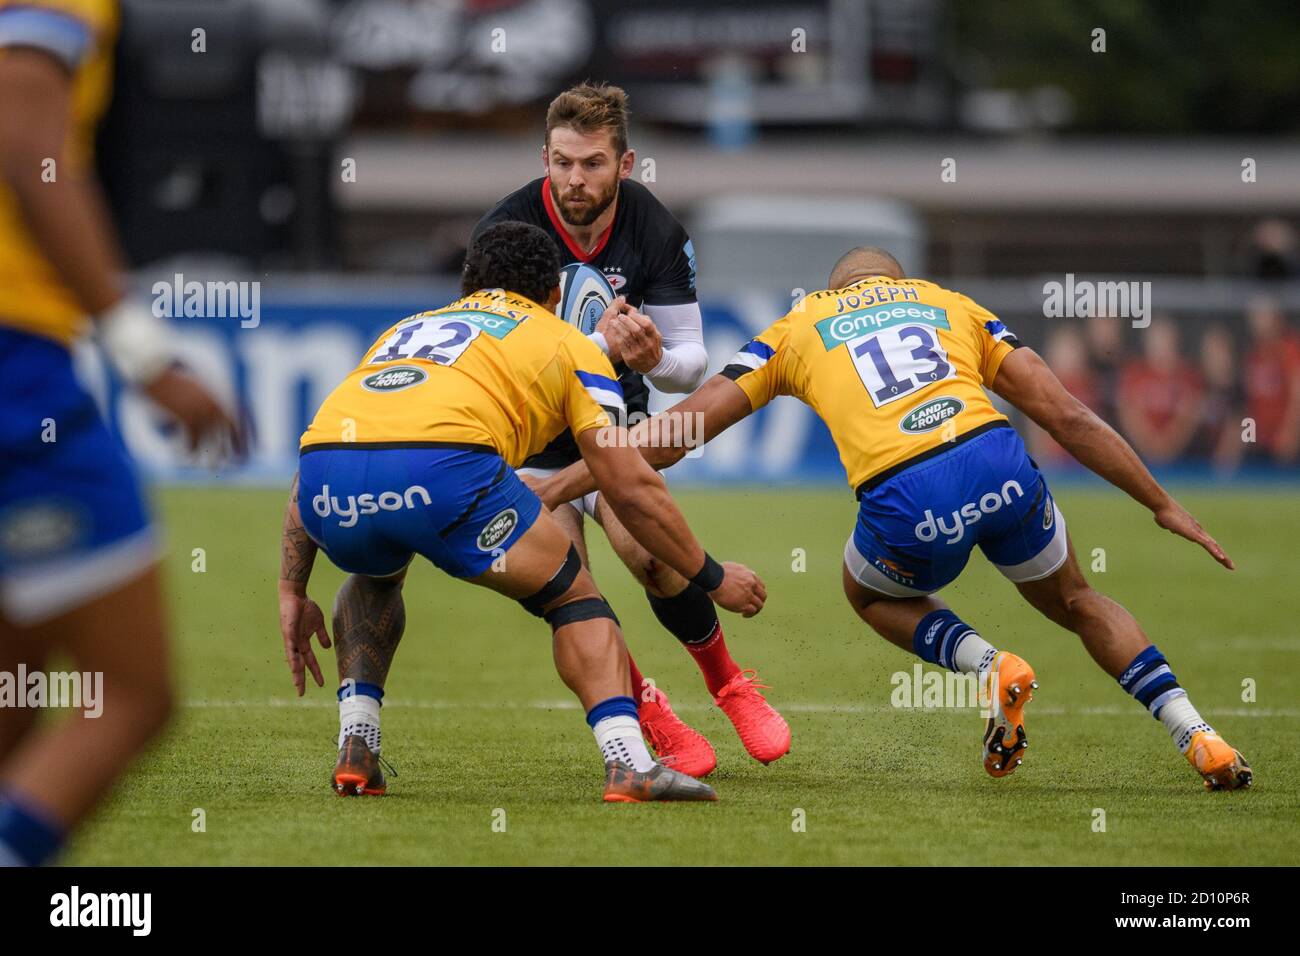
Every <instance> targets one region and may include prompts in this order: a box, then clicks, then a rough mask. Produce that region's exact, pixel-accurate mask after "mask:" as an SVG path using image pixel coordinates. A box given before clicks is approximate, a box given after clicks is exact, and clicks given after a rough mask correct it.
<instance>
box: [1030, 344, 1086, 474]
mask: <svg viewBox="0 0 1300 956" xmlns="http://www.w3.org/2000/svg"><path fill="white" fill-rule="evenodd" d="M1043 361H1044V362H1046V363H1047V365H1048V367H1049V368H1050V369H1051V370H1052V371H1053V372H1055V373H1056V377H1057V378H1059V379H1060V380H1061V384H1062V385H1064V386H1065V387H1066V389H1068V390H1069V392H1070V394H1071V395H1073V396H1074V397H1075V398H1077V399H1078V400H1079V401H1081V402H1083V404H1085V405H1087V406H1088V407H1089V408H1091V409H1093V410H1094V411H1098V409H1099V407H1100V405H1101V402H1102V396H1101V390H1100V389H1099V388H1098V385H1097V379H1096V377H1095V376H1094V375H1093V373H1092V370H1091V369H1090V368H1089V367H1088V345H1087V343H1086V342H1085V341H1084V339H1083V333H1081V332H1080V331H1079V327H1078V326H1077V325H1074V324H1073V323H1071V324H1069V325H1062V326H1058V327H1056V328H1055V329H1053V330H1052V332H1051V334H1050V335H1048V337H1047V342H1046V344H1045V345H1044V346H1043ZM1029 447H1030V449H1031V451H1032V453H1033V455H1034V457H1035V458H1037V459H1038V460H1039V461H1040V462H1043V463H1045V464H1067V463H1069V462H1072V461H1073V460H1074V459H1072V458H1071V457H1070V455H1069V453H1068V452H1067V451H1066V450H1065V449H1064V448H1062V447H1061V446H1060V445H1058V444H1057V443H1056V442H1055V441H1053V440H1052V438H1051V436H1049V435H1048V434H1047V432H1045V431H1043V430H1042V429H1041V428H1039V427H1038V426H1037V425H1031V426H1030V430H1029Z"/></svg>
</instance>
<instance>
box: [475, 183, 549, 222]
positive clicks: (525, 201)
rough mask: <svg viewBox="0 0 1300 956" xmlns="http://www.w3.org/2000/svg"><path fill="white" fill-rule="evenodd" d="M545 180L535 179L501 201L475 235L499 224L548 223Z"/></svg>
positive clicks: (489, 213)
mask: <svg viewBox="0 0 1300 956" xmlns="http://www.w3.org/2000/svg"><path fill="white" fill-rule="evenodd" d="M544 183H545V180H544V179H540V178H539V179H534V180H532V181H531V182H528V183H525V184H524V185H522V186H520V187H519V188H518V189H516V190H515V191H514V192H512V193H510V194H509V195H506V196H503V197H502V198H501V199H499V200H498V201H497V202H496V203H495V204H494V205H493V206H492V208H491V209H489V210H488V211H487V212H486V213H484V214H483V218H482V219H480V220H479V222H478V225H477V226H475V227H474V235H476V236H477V235H478V234H479V233H480V232H482V231H483V230H484V229H486V228H487V227H488V226H491V225H494V224H495V223H498V222H527V223H531V224H532V225H534V226H542V225H545V224H546V222H547V218H546V206H545V204H544V203H543V201H542V187H543V184H544Z"/></svg>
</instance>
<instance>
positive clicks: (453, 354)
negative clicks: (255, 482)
mask: <svg viewBox="0 0 1300 956" xmlns="http://www.w3.org/2000/svg"><path fill="white" fill-rule="evenodd" d="M611 414H612V415H614V416H615V418H614V420H615V421H618V420H621V418H622V414H623V392H622V389H621V388H620V387H619V384H618V379H617V377H616V376H615V375H614V369H613V366H611V365H610V364H609V359H608V358H606V356H605V353H603V352H602V351H601V350H600V349H599V348H598V347H597V346H596V345H594V344H593V343H592V342H591V341H590V340H588V339H587V337H586V336H585V335H583V334H582V333H581V332H579V331H578V330H577V329H576V328H574V327H573V326H572V325H569V324H568V323H567V322H563V321H561V320H560V319H558V318H556V317H555V315H554V314H552V313H551V312H550V311H549V310H547V309H546V308H544V307H543V306H540V305H538V304H537V303H536V302H533V301H532V300H530V299H526V298H524V297H522V296H516V295H512V294H510V293H502V292H501V291H500V290H490V291H483V292H477V293H475V294H474V295H471V296H468V297H466V298H464V299H461V300H459V301H457V302H453V303H452V304H451V305H449V306H447V307H446V308H442V309H438V310H436V311H433V312H421V313H419V314H418V315H412V316H410V317H408V318H405V319H403V320H402V321H401V322H398V323H397V324H396V325H394V326H393V327H392V328H390V329H388V330H387V331H386V332H384V334H383V335H381V336H380V337H379V339H378V340H377V341H376V342H375V344H374V345H372V346H371V347H370V350H369V351H368V352H366V355H365V358H363V359H362V360H361V364H360V365H358V366H357V367H356V369H355V370H353V372H352V373H351V374H350V375H349V376H348V377H347V378H346V379H344V380H343V383H342V384H341V385H339V387H338V388H336V389H335V390H334V391H333V392H332V393H330V395H329V397H328V398H326V399H325V402H324V404H322V405H321V407H320V411H318V412H317V413H316V417H315V419H314V420H313V421H312V423H311V425H310V427H308V429H307V431H306V432H304V433H303V436H302V441H301V444H300V447H301V449H302V450H304V451H305V450H307V449H308V448H319V447H332V448H338V447H350V446H352V445H353V444H355V445H357V446H362V445H392V444H403V445H405V444H421V443H427V444H431V445H437V444H467V445H477V446H485V447H489V448H492V449H495V450H496V451H497V453H498V454H500V455H501V457H502V458H504V459H505V460H506V461H507V462H508V463H509V464H510V465H511V466H514V467H518V466H519V465H521V464H522V463H523V461H524V459H526V458H527V457H528V456H529V455H533V454H536V453H537V452H539V451H541V450H542V449H543V448H545V447H546V445H547V444H548V443H549V442H550V441H551V439H553V438H555V436H556V435H558V434H560V432H562V431H564V429H566V428H569V429H572V431H573V433H574V434H575V435H577V434H578V433H580V432H583V431H586V430H587V429H589V428H599V427H603V426H605V425H608V424H611V420H610V415H611Z"/></svg>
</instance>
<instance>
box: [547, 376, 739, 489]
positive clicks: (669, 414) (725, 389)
mask: <svg viewBox="0 0 1300 956" xmlns="http://www.w3.org/2000/svg"><path fill="white" fill-rule="evenodd" d="M752 413H753V408H751V407H750V404H749V399H748V398H747V397H746V396H745V393H744V391H742V390H741V388H740V386H739V385H737V384H736V383H735V382H733V381H731V379H729V378H727V377H726V376H723V375H715V376H713V377H712V378H711V379H709V380H708V381H707V382H705V383H704V384H703V385H701V386H700V388H699V389H698V390H697V391H696V392H695V393H694V394H692V395H690V396H689V397H687V398H684V399H682V401H680V402H678V403H677V404H676V405H674V406H672V407H671V408H669V409H668V410H667V411H665V412H660V413H659V414H658V415H655V416H653V418H651V419H647V420H646V421H643V422H641V423H639V424H638V425H637V426H636V427H634V428H632V429H631V430H630V431H629V433H628V434H629V441H630V442H631V444H632V445H633V446H634V447H635V448H637V449H638V450H639V451H640V453H641V457H642V458H644V459H645V460H646V462H647V463H648V464H649V465H650V467H651V468H653V469H655V470H656V471H659V470H662V469H664V468H668V467H670V466H672V465H675V464H677V462H679V461H681V460H682V458H684V457H685V456H686V453H687V452H688V451H690V450H691V449H692V448H694V447H696V446H697V445H703V444H707V443H708V442H710V441H712V440H713V439H714V438H716V437H717V436H718V435H720V434H721V433H722V432H724V431H726V430H727V429H728V428H730V427H731V426H732V425H734V424H736V422H738V421H740V420H741V419H742V418H745V417H746V416H747V415H750V414H752ZM687 420H691V421H694V422H697V423H698V424H697V426H696V427H695V430H694V435H692V436H688V435H686V434H685V422H686V421H687ZM529 485H530V486H531V487H532V488H533V490H534V491H536V492H537V495H538V497H540V498H541V499H542V501H543V503H545V505H546V507H548V508H554V507H555V506H556V505H558V504H561V503H563V502H565V501H572V500H573V499H574V498H576V497H578V496H580V495H585V494H587V493H588V492H589V491H593V490H595V488H596V481H595V479H594V478H593V477H592V473H591V469H590V468H588V467H587V464H586V462H583V461H578V462H574V463H573V464H572V465H570V466H569V467H567V468H563V469H561V470H560V471H557V472H556V473H555V474H554V475H551V476H550V477H549V478H543V479H530V480H529Z"/></svg>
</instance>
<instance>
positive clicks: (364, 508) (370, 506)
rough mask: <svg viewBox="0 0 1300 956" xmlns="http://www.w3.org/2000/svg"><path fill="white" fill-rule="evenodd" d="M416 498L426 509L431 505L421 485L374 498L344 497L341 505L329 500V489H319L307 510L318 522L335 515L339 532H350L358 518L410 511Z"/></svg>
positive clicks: (325, 487)
mask: <svg viewBox="0 0 1300 956" xmlns="http://www.w3.org/2000/svg"><path fill="white" fill-rule="evenodd" d="M417 495H418V496H419V497H421V498H423V499H424V503H425V504H426V505H431V504H433V499H432V498H430V497H429V492H428V491H427V490H426V489H425V487H424V486H423V485H411V487H409V488H407V489H406V490H405V491H402V492H397V491H381V492H380V493H379V494H377V495H372V494H370V493H369V492H366V493H365V494H361V495H348V496H347V497H346V498H344V499H343V501H342V503H340V502H339V499H338V496H337V495H335V496H333V497H331V496H330V486H329V485H322V486H321V490H320V494H318V495H317V496H316V497H315V498H312V500H311V510H312V511H314V512H316V514H318V515H320V516H321V517H322V518H328V517H329V516H330V515H335V516H336V517H338V518H339V519H340V521H339V527H340V528H351V527H352V526H353V525H355V524H356V523H357V518H359V517H360V516H361V515H372V514H376V513H378V512H380V511H401V510H402V509H403V508H414V507H415V498H416V496H417Z"/></svg>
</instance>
